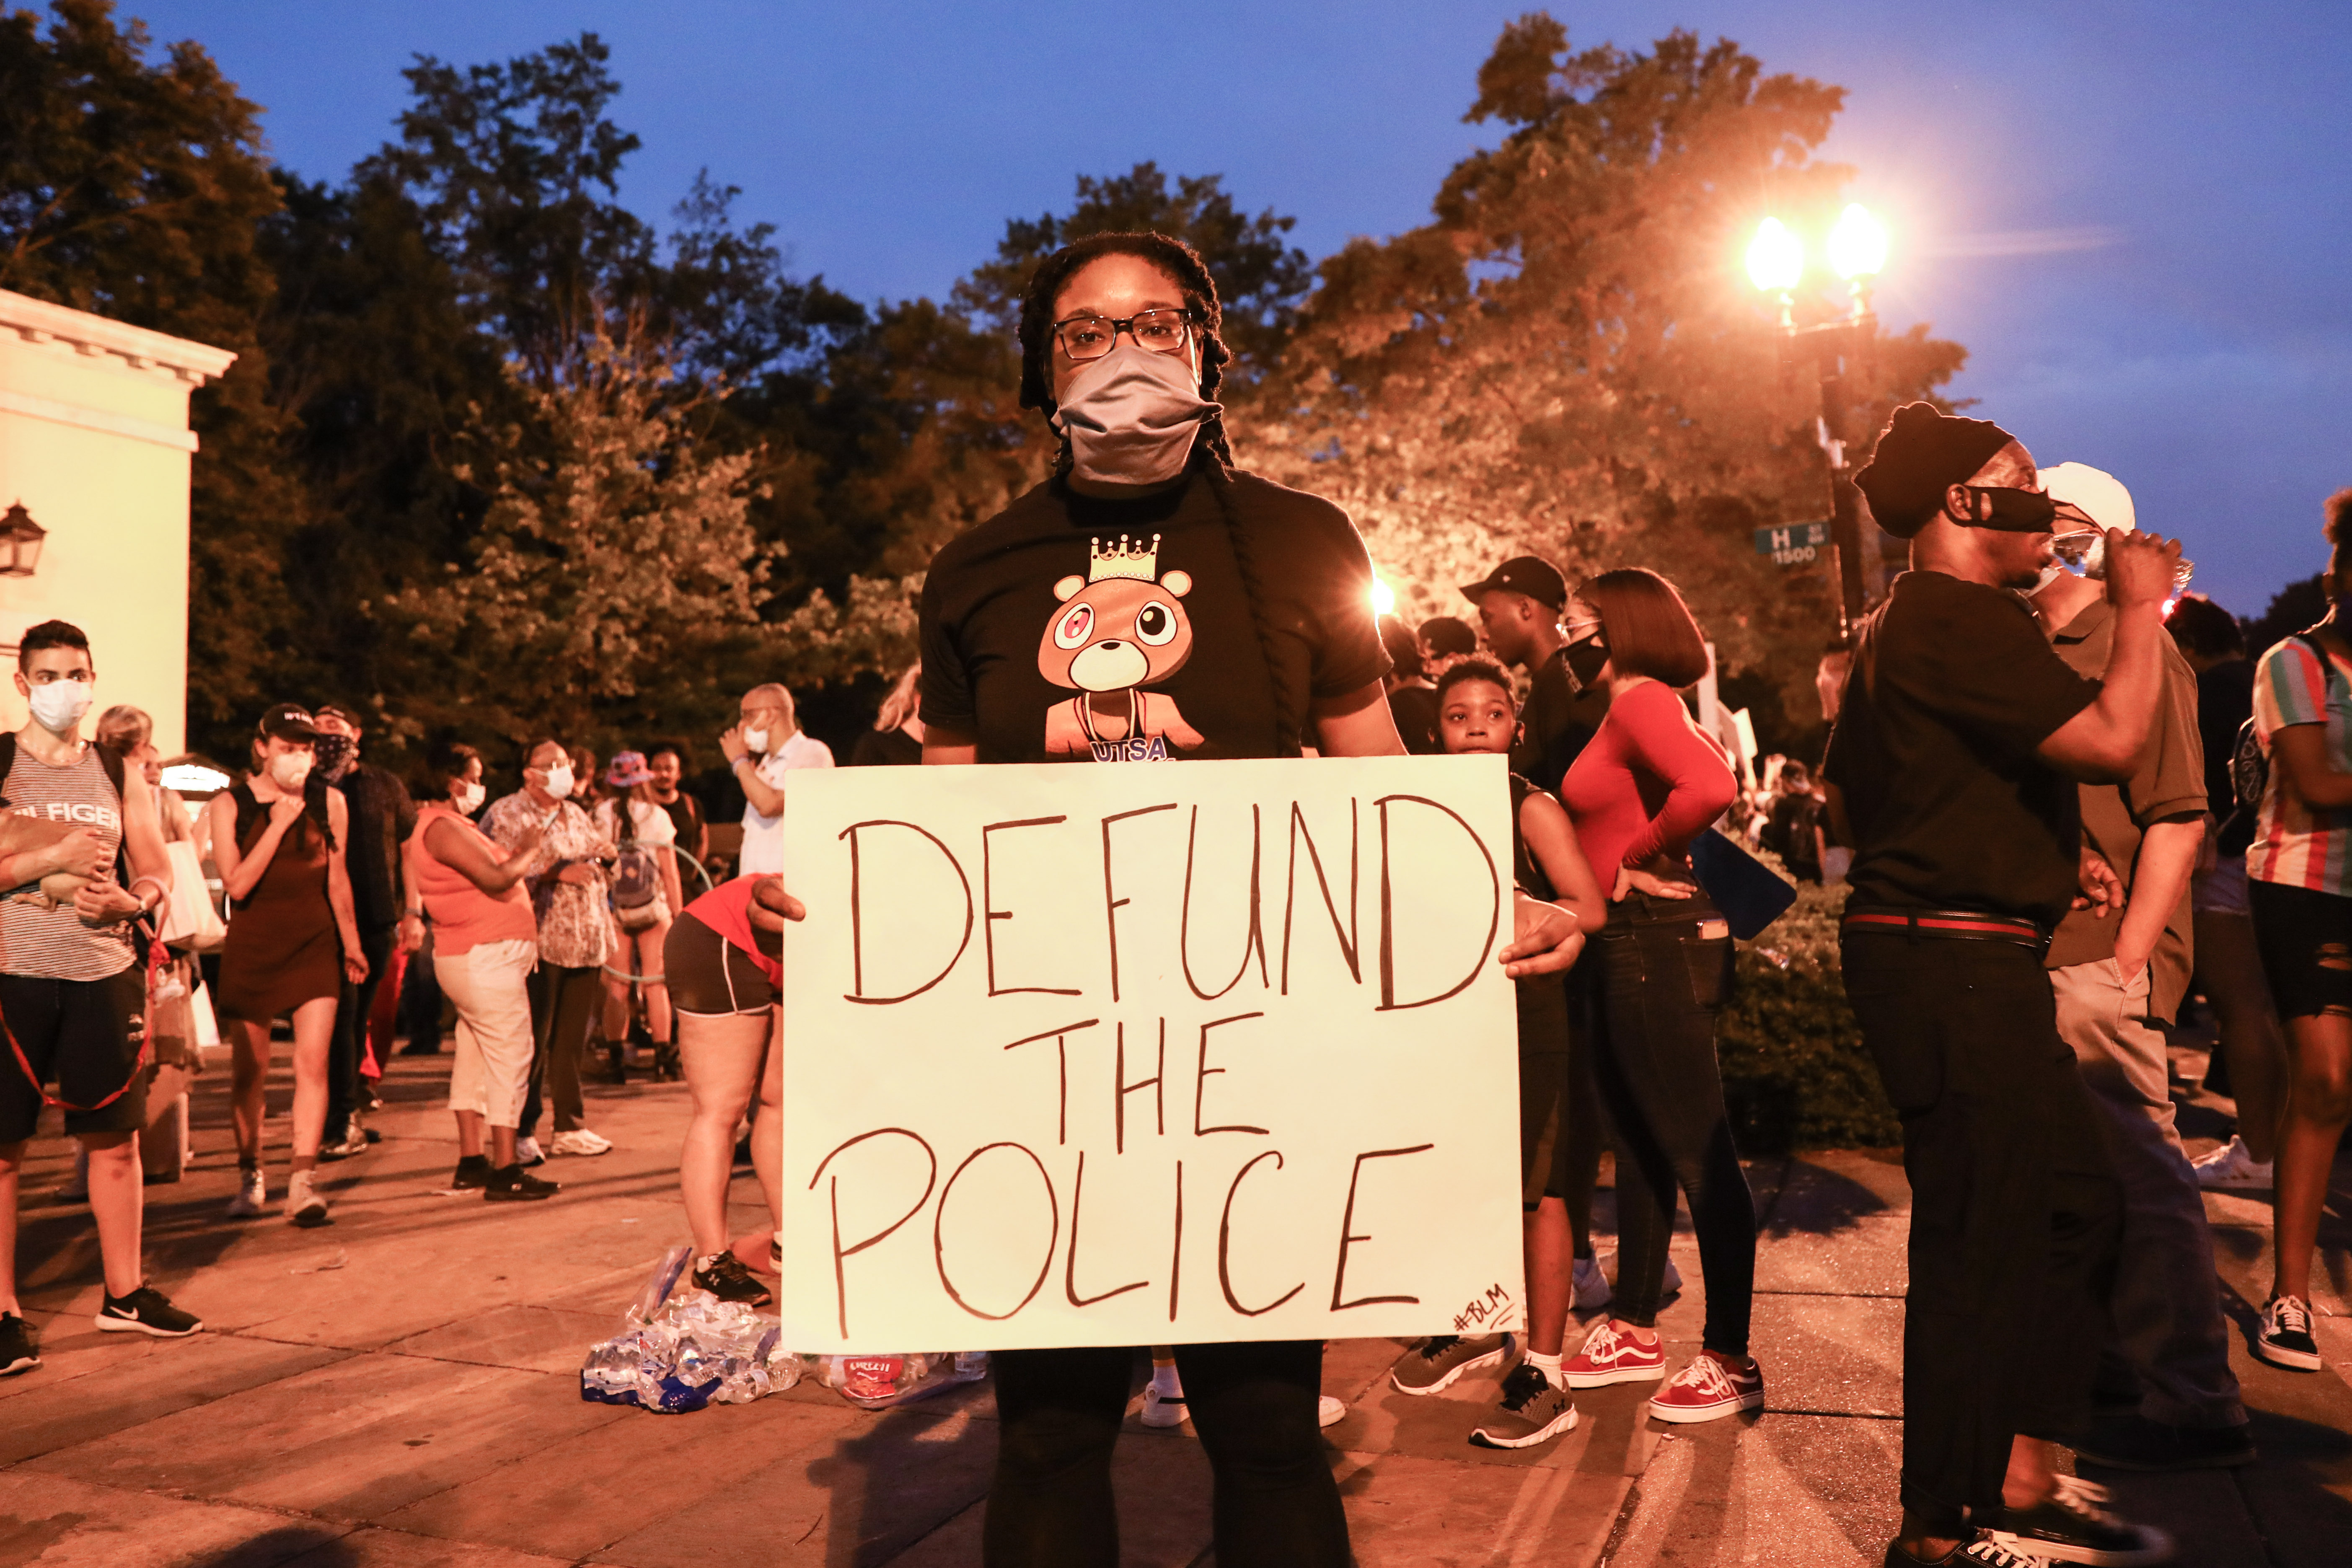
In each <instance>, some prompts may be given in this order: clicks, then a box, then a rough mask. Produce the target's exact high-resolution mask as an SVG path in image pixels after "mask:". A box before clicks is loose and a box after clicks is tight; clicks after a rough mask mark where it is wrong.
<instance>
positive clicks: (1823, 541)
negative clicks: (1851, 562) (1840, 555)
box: [1756, 521, 1830, 566]
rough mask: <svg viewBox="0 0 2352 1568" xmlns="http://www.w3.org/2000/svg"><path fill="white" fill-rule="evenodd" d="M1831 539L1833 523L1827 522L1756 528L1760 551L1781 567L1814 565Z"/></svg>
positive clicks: (1758, 549)
mask: <svg viewBox="0 0 2352 1568" xmlns="http://www.w3.org/2000/svg"><path fill="white" fill-rule="evenodd" d="M1829 542H1830V525H1829V524H1828V523H1827V522H1826V521H1823V522H1792V523H1789V524H1787V525H1785V526H1783V527H1780V528H1759V529H1758V530H1757V531H1756V553H1757V554H1759V555H1769V556H1770V557H1771V558H1772V560H1773V563H1774V564H1776V565H1780V566H1805V565H1810V564H1811V563H1812V562H1814V561H1815V560H1818V559H1819V558H1820V556H1821V552H1822V549H1823V548H1824V547H1826V546H1827V545H1828V543H1829Z"/></svg>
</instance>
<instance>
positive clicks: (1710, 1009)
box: [1560, 568, 1764, 1421]
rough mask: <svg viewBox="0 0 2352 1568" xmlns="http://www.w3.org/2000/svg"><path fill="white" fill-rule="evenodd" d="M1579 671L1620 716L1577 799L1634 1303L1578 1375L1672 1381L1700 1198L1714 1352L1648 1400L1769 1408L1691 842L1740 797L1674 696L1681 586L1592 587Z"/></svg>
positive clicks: (1699, 643) (1743, 1185) (1622, 1238)
mask: <svg viewBox="0 0 2352 1568" xmlns="http://www.w3.org/2000/svg"><path fill="white" fill-rule="evenodd" d="M1568 613H1569V623H1568V627H1567V636H1568V659H1569V668H1570V670H1571V671H1572V672H1573V673H1574V674H1575V676H1576V679H1577V680H1578V682H1579V683H1580V684H1581V685H1583V686H1585V687H1587V688H1591V687H1593V686H1596V685H1597V686H1600V687H1603V688H1605V689H1607V691H1608V693H1609V714H1608V717H1607V718H1606V719H1605V720H1603V721H1602V722H1601V728H1600V730H1599V731H1598V732H1597V733H1595V734H1594V736H1593V738H1592V740H1591V742H1590V743H1589V744H1588V745H1587V746H1586V747H1585V749H1584V750H1583V751H1582V752H1580V753H1579V754H1578V756H1577V759H1576V762H1575V763H1574V764H1573V765H1571V766H1570V769H1569V771H1568V776H1567V778H1566V779H1565V780H1564V781H1563V783H1562V785H1561V789H1560V795H1561V798H1562V802H1563V804H1565V805H1567V807H1568V810H1569V814H1570V816H1571V817H1572V818H1573V820H1574V821H1575V824H1576V837H1577V839H1578V841H1579V842H1580V843H1581V844H1582V845H1583V846H1584V848H1585V852H1586V853H1587V854H1588V855H1589V856H1590V857H1591V861H1592V865H1593V866H1594V868H1596V869H1597V870H1598V871H1599V872H1600V874H1601V877H1602V878H1604V879H1607V884H1606V885H1608V886H1609V887H1610V889H1611V890H1610V900H1611V901H1610V906H1609V923H1608V925H1607V926H1606V927H1605V928H1604V929H1603V930H1602V931H1601V940H1600V942H1599V944H1598V946H1599V948H1600V952H1599V962H1600V964H1601V973H1599V975H1597V976H1596V980H1597V982H1598V984H1599V989H1600V994H1601V1007H1600V1025H1601V1026H1600V1029H1599V1031H1598V1038H1597V1045H1598V1047H1599V1048H1598V1050H1597V1051H1596V1052H1595V1060H1594V1065H1595V1068H1596V1069H1597V1075H1598V1077H1599V1079H1600V1083H1601V1098H1602V1100H1603V1101H1604V1102H1605V1103H1606V1104H1607V1106H1608V1108H1609V1113H1610V1116H1611V1118H1612V1120H1613V1121H1615V1123H1616V1129H1617V1235H1618V1251H1617V1293H1616V1298H1615V1301H1614V1305H1613V1307H1612V1311H1611V1315H1610V1316H1609V1318H1607V1319H1606V1320H1605V1321H1602V1322H1601V1323H1600V1324H1599V1325H1597V1326H1596V1327H1595V1328H1594V1329H1593V1331H1592V1332H1591V1334H1590V1335H1589V1336H1587V1337H1586V1339H1585V1342H1584V1348H1583V1349H1582V1350H1581V1351H1580V1352H1578V1353H1577V1355H1576V1356H1575V1357H1574V1358H1573V1359H1572V1360H1570V1362H1569V1363H1567V1365H1566V1367H1565V1369H1564V1377H1565V1380H1566V1382H1567V1384H1568V1385H1569V1386H1570V1388H1594V1387H1599V1386H1601V1385H1603V1384H1612V1383H1631V1382H1642V1381H1648V1380H1654V1379H1657V1378H1662V1377H1664V1376H1665V1371H1666V1365H1665V1350H1664V1346H1663V1345H1662V1344H1661V1343H1660V1342H1659V1340H1658V1332H1657V1321H1658V1302H1659V1300H1660V1299H1661V1297H1662V1295H1663V1293H1664V1283H1665V1271H1666V1262H1667V1258H1666V1244H1667V1242H1668V1241H1669V1240H1670V1239H1671V1238H1672V1237H1673V1235H1674V1226H1675V1202H1676V1199H1677V1196H1678V1195H1679V1194H1684V1193H1687V1194H1689V1197H1690V1207H1691V1224H1692V1227H1693V1228H1694V1229H1695V1230H1696V1232H1697V1233H1698V1246H1699V1261H1700V1263H1701V1265H1702V1266H1703V1267H1704V1268H1705V1271H1706V1336H1705V1341H1704V1345H1705V1348H1704V1349H1702V1350H1701V1351H1700V1352H1699V1353H1698V1355H1696V1357H1694V1358H1692V1360H1691V1362H1690V1363H1689V1364H1688V1365H1686V1366H1685V1367H1684V1368H1683V1370H1682V1371H1681V1372H1680V1373H1677V1374H1676V1375H1675V1378H1674V1380H1673V1381H1672V1382H1671V1383H1669V1384H1667V1385H1666V1387H1665V1388H1664V1390H1663V1391H1661V1392H1660V1393H1659V1394H1658V1395H1657V1396H1656V1397H1655V1398H1654V1399H1653V1400H1651V1402H1650V1413H1651V1414H1652V1415H1655V1416H1657V1417H1659V1418H1660V1419H1661V1420H1666V1421H1708V1420H1713V1419H1715V1418H1716V1417H1717V1416H1719V1415H1729V1414H1731V1413H1733V1412H1735V1411H1740V1410H1758V1409H1761V1408H1762V1407H1763V1404H1764V1374H1763V1372H1762V1370H1761V1369H1760V1368H1759V1367H1758V1366H1757V1364H1756V1363H1755V1361H1754V1360H1753V1359H1752V1358H1751V1357H1750V1356H1749V1355H1748V1314H1749V1309H1750V1297H1751V1295H1752V1294H1753V1291H1754V1287H1755V1279H1756V1206H1755V1201H1754V1199H1753V1198H1752V1196H1751V1195H1750V1194H1749V1193H1748V1178H1747V1175H1746V1174H1745V1173H1743V1172H1742V1171H1741V1170H1740V1168H1739V1152H1738V1150H1737V1149H1735V1148H1734V1147H1733V1146H1732V1142H1731V1123H1730V1120H1729V1118H1728V1117H1727V1115H1726V1114H1725V1111H1724V1105H1723V1079H1722V1073H1721V1071H1720V1069H1719V1068H1718V1067H1717V1062H1716V1055H1715V1019H1716V1014H1717V1010H1718V1009H1719V1008H1720V1007H1721V1005H1722V1004H1723V1001H1724V997H1725V993H1726V991H1727V989H1728V987H1729V985H1730V982H1731V966H1732V947H1731V933H1730V930H1729V928H1728V927H1727V925H1726V924H1725V922H1724V920H1723V918H1722V916H1721V915H1720V914H1718V913H1717V910H1716V909H1715V906H1714V905H1713V904H1711V903H1710V902H1708V901H1707V898H1706V893H1705V892H1704V891H1702V890H1701V889H1699V887H1698V886H1697V884H1696V879H1694V878H1693V877H1692V875H1691V870H1690V857H1689V849H1690V842H1691V840H1692V839H1693V838H1695V837H1697V836H1698V835H1699V834H1700V833H1701V832H1703V831H1705V830H1706V826H1707V825H1708V824H1709V823H1711V822H1713V821H1714V820H1715V819H1716V818H1717V816H1721V815H1722V813H1723V811H1724V808H1725V807H1727V806H1728V805H1730V804H1731V803H1732V801H1733V800H1734V799H1735V798H1736V797H1737V795H1738V781H1737V780H1736V779H1735V778H1734V777H1733V776H1732V772H1731V766H1730V764H1729V763H1727V762H1726V761H1725V759H1724V756H1723V752H1722V751H1721V749H1720V748H1718V747H1717V745H1716V744H1715V743H1714V742H1712V741H1710V740H1709V739H1708V738H1707V737H1706V736H1705V735H1704V734H1702V733H1701V732H1700V731H1699V729H1698V726H1697V725H1696V723H1694V722H1693V721H1692V720H1691V716H1690V711H1689V710H1688V709H1686V708H1685V707H1684V706H1683V701H1682V699H1681V698H1680V697H1678V696H1676V695H1675V689H1676V688H1678V687H1684V686H1688V685H1690V684H1691V683H1692V682H1693V681H1695V680H1696V679H1698V678H1699V677H1700V676H1702V675H1704V674H1705V673H1706V643H1705V641H1704V639H1703V638H1702V637H1700V635H1699V629H1698V625H1697V623H1696V622H1695V621H1694V620H1692V618H1691V613H1690V610H1689V609H1688V608H1687V607H1686V606H1685V605H1684V603H1683V599H1682V595H1680V594H1678V593H1676V592H1675V588H1674V584H1671V583H1668V582H1667V581H1666V580H1665V579H1664V577H1661V576H1659V575H1658V574H1656V573H1654V572H1650V571H1645V570H1643V569H1641V568H1629V569H1626V570H1622V571H1617V572H1604V573H1602V574H1601V575H1599V576H1597V577H1593V578H1590V579H1588V580H1587V581H1586V582H1585V583H1584V584H1583V585H1582V586H1581V587H1580V588H1579V589H1578V590H1577V593H1576V598H1575V600H1574V602H1572V603H1571V604H1570V605H1569V612H1568Z"/></svg>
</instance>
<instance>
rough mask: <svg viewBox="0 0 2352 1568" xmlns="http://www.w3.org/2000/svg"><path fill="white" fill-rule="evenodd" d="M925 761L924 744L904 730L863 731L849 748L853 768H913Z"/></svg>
mask: <svg viewBox="0 0 2352 1568" xmlns="http://www.w3.org/2000/svg"><path fill="white" fill-rule="evenodd" d="M922 760H923V743H922V742H920V741H918V740H917V739H915V737H914V736H912V735H909V734H908V733H907V731H904V730H861V731H858V732H857V744H856V745H854V746H852V747H850V748H849V765H850V766H851V767H853V768H882V767H911V766H915V765H918V764H919V763H921V762H922Z"/></svg>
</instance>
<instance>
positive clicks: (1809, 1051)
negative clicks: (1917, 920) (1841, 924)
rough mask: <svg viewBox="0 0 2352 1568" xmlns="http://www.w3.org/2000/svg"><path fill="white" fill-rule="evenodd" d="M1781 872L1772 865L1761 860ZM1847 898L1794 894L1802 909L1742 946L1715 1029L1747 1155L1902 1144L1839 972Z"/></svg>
mask: <svg viewBox="0 0 2352 1568" xmlns="http://www.w3.org/2000/svg"><path fill="white" fill-rule="evenodd" d="M1760 858H1762V859H1764V860H1765V861H1766V862H1767V863H1768V864H1769V865H1770V866H1771V867H1772V868H1773V869H1774V870H1776V871H1777V870H1780V869H1781V867H1780V862H1779V861H1778V860H1776V859H1774V858H1772V857H1771V856H1770V855H1769V854H1766V855H1762V856H1760ZM1844 907H1845V889H1844V887H1843V885H1841V886H1838V887H1835V888H1822V887H1818V886H1815V885H1813V884H1811V883H1806V882H1800V883H1798V884H1797V902H1796V904H1795V905H1794V907H1792V908H1791V909H1790V910H1789V912H1788V913H1786V914H1784V915H1782V916H1781V917H1780V919H1779V920H1777V921H1773V922H1772V923H1771V924H1770V925H1769V926H1767V927H1766V928H1765V929H1764V931H1763V932H1762V933H1761V934H1760V935H1759V936H1758V937H1757V939H1756V940H1755V941H1754V942H1741V943H1740V944H1739V983H1738V988H1737V990H1736V991H1735V992H1734V993H1733V995H1732V998H1731V1001H1730V1003H1729V1005H1727V1006H1726V1007H1725V1008H1724V1009H1723V1012H1722V1014H1721V1016H1720V1017H1719V1018H1718V1020H1717V1028H1716V1049H1717V1055H1718V1056H1719V1058H1721V1060H1722V1063H1723V1094H1724V1100H1725V1101H1726V1102H1727V1105H1728V1106H1729V1108H1730V1110H1731V1126H1732V1131H1733V1133H1734V1135H1735V1136H1736V1137H1737V1138H1738V1142H1739V1148H1740V1151H1741V1152H1743V1153H1748V1154H1785V1153H1788V1152H1791V1151H1793V1150H1798V1149H1841V1148H1843V1149H1853V1148H1883V1147H1885V1146H1886V1145H1888V1144H1893V1143H1899V1142H1902V1141H1903V1131H1902V1127H1901V1124H1900V1123H1898V1122H1897V1121H1895V1108H1894V1107H1893V1106H1892V1105H1889V1104H1888V1103H1887V1101H1886V1094H1885V1090H1884V1089H1881V1088H1880V1087H1879V1082H1878V1068H1876V1066H1874V1064H1873V1063H1872V1061H1871V1059H1870V1053H1869V1052H1868V1051H1866V1050H1864V1048H1863V1044H1862V1029H1861V1027H1860V1026H1858V1025H1857V1024H1855V1022H1854V1020H1853V1009H1851V1008H1850V1007H1848V1006H1847V1005H1846V1001H1845V982H1844V980H1843V977H1842V976H1841V975H1840V973H1839V970H1838V916H1839V913H1840V912H1841V911H1842V910H1843V909H1844Z"/></svg>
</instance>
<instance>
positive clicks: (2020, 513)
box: [1964, 485, 2098, 533]
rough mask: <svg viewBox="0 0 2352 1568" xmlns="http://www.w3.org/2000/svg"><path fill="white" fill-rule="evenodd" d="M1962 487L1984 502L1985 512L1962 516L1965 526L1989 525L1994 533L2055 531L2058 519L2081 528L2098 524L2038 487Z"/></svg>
mask: <svg viewBox="0 0 2352 1568" xmlns="http://www.w3.org/2000/svg"><path fill="white" fill-rule="evenodd" d="M1966 488H1967V489H1968V492H1969V495H1970V496H1982V497H1983V498H1984V500H1985V503H1986V513H1987V515H1985V516H1983V517H1975V516H1971V517H1969V518H1967V519H1965V520H1964V522H1965V526H1967V527H1969V528H1989V529H1991V530H1993V531H1995V532H1998V533H2051V532H2055V531H2058V530H2057V529H2056V527H2055V524H2056V523H2057V522H2058V521H2060V520H2061V519H2063V520H2065V521H2068V522H2070V523H2073V524H2074V525H2075V526H2077V527H2082V528H2096V527H2097V526H2098V524H2097V523H2095V522H2094V521H2092V520H2091V514H2090V513H2088V512H2086V511H2084V510H2083V509H2082V508H2080V507H2078V506H2075V505H2074V504H2073V503H2072V502H2069V501H2062V500H2053V498H2052V497H2050V496H2049V495H2047V494H2045V493H2044V492H2042V491H2041V490H2019V489H2009V488H2008V487H2006V486H2002V485H1969V486H1968V487H1966Z"/></svg>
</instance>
